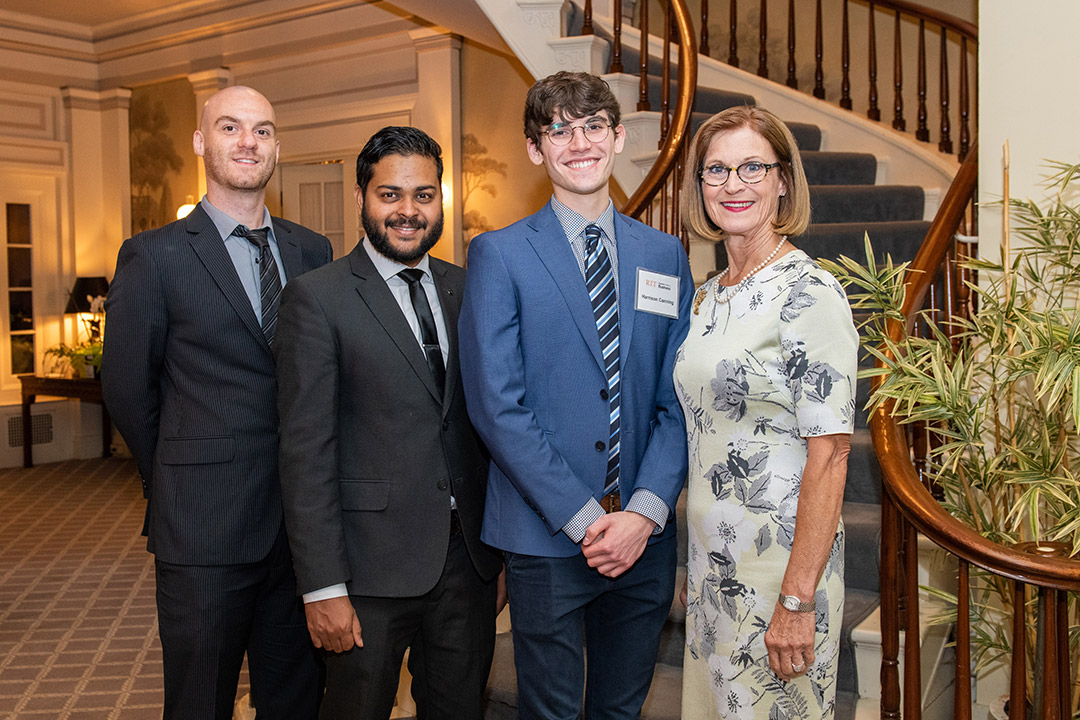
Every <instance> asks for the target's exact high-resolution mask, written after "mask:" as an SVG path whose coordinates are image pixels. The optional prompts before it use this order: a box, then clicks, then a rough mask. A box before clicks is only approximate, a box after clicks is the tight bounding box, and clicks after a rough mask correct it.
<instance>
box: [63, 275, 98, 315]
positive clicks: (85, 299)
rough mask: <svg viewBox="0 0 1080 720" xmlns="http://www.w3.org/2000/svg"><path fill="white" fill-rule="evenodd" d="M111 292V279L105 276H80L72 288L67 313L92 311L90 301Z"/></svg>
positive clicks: (65, 310)
mask: <svg viewBox="0 0 1080 720" xmlns="http://www.w3.org/2000/svg"><path fill="white" fill-rule="evenodd" d="M108 292H109V281H108V280H106V279H105V278H104V277H78V278H75V285H74V286H73V287H72V288H71V294H70V296H69V297H68V304H67V307H66V308H64V313H65V314H72V313H85V312H90V311H91V310H90V301H91V300H93V299H94V298H96V297H98V296H99V295H100V296H105V295H106V294H107V293H108Z"/></svg>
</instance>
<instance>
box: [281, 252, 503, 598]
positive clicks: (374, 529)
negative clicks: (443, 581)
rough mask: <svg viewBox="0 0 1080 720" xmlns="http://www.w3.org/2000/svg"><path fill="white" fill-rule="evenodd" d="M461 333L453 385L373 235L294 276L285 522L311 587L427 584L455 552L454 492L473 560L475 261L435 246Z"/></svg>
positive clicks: (452, 339)
mask: <svg viewBox="0 0 1080 720" xmlns="http://www.w3.org/2000/svg"><path fill="white" fill-rule="evenodd" d="M431 272H432V278H433V279H434V281H435V286H436V288H437V289H438V293H439V303H440V305H441V306H442V310H443V315H444V318H445V321H446V329H447V331H448V334H449V337H448V341H449V353H448V358H447V363H446V388H445V393H444V395H443V397H439V396H438V394H437V392H436V390H435V383H434V380H433V379H432V375H431V371H430V370H429V369H428V366H427V363H426V361H425V359H424V353H423V351H422V350H421V349H420V345H419V343H418V342H417V340H416V336H415V335H413V332H412V330H411V329H410V328H409V324H408V322H407V321H406V319H405V316H404V314H403V313H402V312H401V308H400V307H399V306H398V304H397V301H396V300H395V299H394V297H393V294H392V293H391V291H390V289H389V288H388V287H387V286H386V282H385V281H384V280H383V279H382V277H381V276H380V275H379V273H378V271H377V270H376V269H375V266H374V265H373V264H372V262H371V258H369V257H368V255H367V251H366V250H364V248H363V246H362V245H357V246H356V247H355V248H354V249H353V251H352V252H351V253H350V254H349V255H348V256H347V257H344V258H341V259H340V260H337V261H336V262H333V263H331V264H329V265H327V266H326V267H323V268H320V269H319V270H316V271H314V272H311V273H308V274H307V275H305V276H304V277H302V278H300V279H298V280H297V281H296V282H291V283H289V285H288V287H286V288H285V291H284V293H283V295H282V302H281V312H280V314H279V318H278V327H277V339H276V341H275V351H276V355H277V365H278V386H279V391H278V405H279V410H280V414H281V436H282V443H281V485H282V497H283V501H284V505H285V525H286V529H287V530H288V533H289V544H290V546H291V548H292V552H293V560H294V565H295V568H296V577H297V585H298V588H299V591H300V592H301V593H306V592H311V591H312V590H317V589H319V588H323V587H329V586H331V585H336V584H338V583H346V584H347V586H348V589H349V592H350V593H351V594H353V595H369V596H377V597H414V596H417V595H421V594H423V593H425V592H427V591H428V590H429V589H431V588H432V587H433V586H434V585H435V583H436V582H437V581H438V579H439V577H440V575H441V574H442V571H443V566H444V564H445V561H446V551H447V544H448V540H449V534H450V494H451V492H453V495H454V498H455V500H456V502H457V506H458V514H459V516H460V519H461V525H462V531H463V533H464V537H465V542H466V545H467V547H468V550H469V555H470V557H471V558H472V561H473V565H474V566H475V567H476V569H477V571H478V572H479V573H480V575H481V576H482V577H484V578H485V579H489V578H492V577H494V576H495V574H496V573H497V572H498V571H499V568H500V566H501V560H500V556H499V555H498V554H497V553H496V552H495V551H493V550H492V549H491V548H489V547H487V546H486V545H484V544H483V543H481V542H480V524H481V519H482V517H483V503H484V493H485V487H486V481H487V457H486V454H485V453H484V451H483V450H482V447H481V445H480V442H479V440H478V439H477V437H476V434H475V432H474V431H473V428H472V425H471V424H470V423H469V418H468V415H467V414H466V411H465V397H464V394H463V392H462V389H461V378H460V369H459V367H458V360H457V319H458V310H459V308H460V307H461V291H462V287H463V286H464V281H465V271H464V270H462V269H461V268H459V267H457V266H456V265H451V264H449V263H446V262H443V261H441V260H437V259H435V258H431Z"/></svg>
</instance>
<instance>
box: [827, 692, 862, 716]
mask: <svg viewBox="0 0 1080 720" xmlns="http://www.w3.org/2000/svg"><path fill="white" fill-rule="evenodd" d="M858 703H859V696H858V694H856V693H854V692H848V691H846V690H837V691H836V712H835V714H834V715H833V720H855V708H856V706H857V705H858Z"/></svg>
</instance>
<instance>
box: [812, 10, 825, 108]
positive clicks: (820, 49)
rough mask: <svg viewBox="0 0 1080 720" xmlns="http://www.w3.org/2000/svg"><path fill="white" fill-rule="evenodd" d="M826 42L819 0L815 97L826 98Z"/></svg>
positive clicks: (816, 30) (815, 34)
mask: <svg viewBox="0 0 1080 720" xmlns="http://www.w3.org/2000/svg"><path fill="white" fill-rule="evenodd" d="M824 47H825V42H824V39H823V38H822V33H821V0H817V14H816V15H815V20H814V97H816V98H820V99H822V100H824V99H825V71H824V70H822V64H821V63H822V58H823V57H824V55H825V53H824Z"/></svg>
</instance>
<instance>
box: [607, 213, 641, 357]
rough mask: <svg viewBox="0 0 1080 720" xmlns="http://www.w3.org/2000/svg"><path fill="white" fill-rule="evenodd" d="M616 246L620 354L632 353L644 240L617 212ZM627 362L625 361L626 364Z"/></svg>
mask: <svg viewBox="0 0 1080 720" xmlns="http://www.w3.org/2000/svg"><path fill="white" fill-rule="evenodd" d="M615 235H616V240H615V242H616V246H617V247H618V251H619V355H620V357H629V356H630V342H631V341H632V340H633V338H634V319H635V318H636V317H637V312H636V311H635V310H634V300H635V299H636V296H637V269H638V267H639V266H640V265H641V262H642V252H641V251H642V249H643V247H642V243H644V242H647V241H646V240H645V239H644V238H642V237H641V236H640V235H638V234H637V228H635V227H634V225H633V224H632V223H631V222H630V221H629V220H627V219H626V217H625V216H623V215H620V214H619V213H615ZM624 364H625V363H624Z"/></svg>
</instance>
